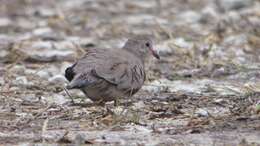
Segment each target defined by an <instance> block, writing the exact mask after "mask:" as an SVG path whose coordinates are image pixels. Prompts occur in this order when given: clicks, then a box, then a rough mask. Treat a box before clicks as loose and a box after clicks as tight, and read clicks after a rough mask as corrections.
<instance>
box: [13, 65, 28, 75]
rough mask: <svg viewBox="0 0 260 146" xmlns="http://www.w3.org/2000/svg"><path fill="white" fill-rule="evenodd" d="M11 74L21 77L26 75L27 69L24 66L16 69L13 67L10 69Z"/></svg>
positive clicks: (18, 66)
mask: <svg viewBox="0 0 260 146" xmlns="http://www.w3.org/2000/svg"><path fill="white" fill-rule="evenodd" d="M10 72H12V73H15V74H19V75H21V74H24V72H25V67H24V66H22V65H15V66H14V67H12V68H11V69H10Z"/></svg>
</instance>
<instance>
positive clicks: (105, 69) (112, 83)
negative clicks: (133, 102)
mask: <svg viewBox="0 0 260 146" xmlns="http://www.w3.org/2000/svg"><path fill="white" fill-rule="evenodd" d="M149 54H152V55H153V56H154V57H156V58H157V59H159V55H158V54H157V52H156V51H155V50H154V48H153V42H152V38H151V37H150V36H147V35H139V36H135V37H133V38H130V39H128V41H127V42H126V43H125V45H124V47H123V48H122V49H114V50H113V49H94V48H90V49H88V50H87V53H86V54H85V55H84V56H83V57H82V58H81V59H79V60H78V61H77V62H76V63H75V64H73V65H72V66H71V67H68V68H67V69H66V71H65V77H66V78H67V80H68V81H70V83H69V84H68V85H67V87H66V88H67V89H80V90H82V91H83V92H84V94H85V95H86V96H87V97H88V98H90V99H91V100H92V101H94V102H101V103H104V102H107V101H112V100H115V101H116V100H117V99H119V98H127V97H130V96H132V95H134V94H135V93H136V92H137V91H138V90H139V89H140V88H141V87H142V85H143V83H144V81H145V70H144V62H145V59H146V58H147V56H148V55H149Z"/></svg>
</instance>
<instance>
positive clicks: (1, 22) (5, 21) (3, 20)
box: [0, 17, 12, 27]
mask: <svg viewBox="0 0 260 146" xmlns="http://www.w3.org/2000/svg"><path fill="white" fill-rule="evenodd" d="M11 24H12V21H11V20H10V19H9V18H5V17H2V18H0V27H6V26H9V25H11Z"/></svg>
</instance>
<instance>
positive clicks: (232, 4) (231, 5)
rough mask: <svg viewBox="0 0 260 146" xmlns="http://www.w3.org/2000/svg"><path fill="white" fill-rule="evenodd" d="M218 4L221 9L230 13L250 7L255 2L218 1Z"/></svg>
mask: <svg viewBox="0 0 260 146" xmlns="http://www.w3.org/2000/svg"><path fill="white" fill-rule="evenodd" d="M217 3H218V5H219V7H220V8H221V9H223V10H225V11H230V10H238V9H241V8H245V7H247V6H250V5H251V4H252V3H253V0H217Z"/></svg>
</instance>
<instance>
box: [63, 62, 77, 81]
mask: <svg viewBox="0 0 260 146" xmlns="http://www.w3.org/2000/svg"><path fill="white" fill-rule="evenodd" d="M75 65H76V63H75V64H73V65H72V66H71V67H68V68H67V69H66V70H65V77H66V79H67V80H68V81H71V80H72V79H73V78H74V76H75V72H74V71H73V68H74V67H75Z"/></svg>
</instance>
